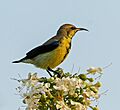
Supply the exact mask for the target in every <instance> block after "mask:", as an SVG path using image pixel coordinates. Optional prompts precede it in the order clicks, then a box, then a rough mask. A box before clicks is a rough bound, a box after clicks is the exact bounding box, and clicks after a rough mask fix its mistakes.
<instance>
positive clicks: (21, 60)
mask: <svg viewBox="0 0 120 110" xmlns="http://www.w3.org/2000/svg"><path fill="white" fill-rule="evenodd" d="M23 60H25V58H22V59H20V60H17V61H13V62H12V63H20V62H23Z"/></svg>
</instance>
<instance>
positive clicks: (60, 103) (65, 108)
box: [56, 101, 71, 110]
mask: <svg viewBox="0 0 120 110" xmlns="http://www.w3.org/2000/svg"><path fill="white" fill-rule="evenodd" d="M56 108H57V109H60V110H71V108H69V107H68V106H67V105H65V102H64V101H57V104H56Z"/></svg>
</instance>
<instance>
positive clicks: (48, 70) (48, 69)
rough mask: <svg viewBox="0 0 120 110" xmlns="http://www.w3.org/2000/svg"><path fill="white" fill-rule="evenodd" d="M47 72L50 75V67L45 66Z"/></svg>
mask: <svg viewBox="0 0 120 110" xmlns="http://www.w3.org/2000/svg"><path fill="white" fill-rule="evenodd" d="M46 71H47V72H48V74H49V75H50V76H51V77H52V74H51V73H50V71H51V70H50V68H47V70H46Z"/></svg>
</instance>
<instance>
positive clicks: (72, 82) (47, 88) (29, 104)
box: [17, 67, 102, 110]
mask: <svg viewBox="0 0 120 110" xmlns="http://www.w3.org/2000/svg"><path fill="white" fill-rule="evenodd" d="M101 73H102V69H101V68H95V67H94V68H93V67H91V68H89V69H88V70H87V71H86V73H85V74H77V73H76V74H73V75H72V74H70V73H69V72H67V73H64V72H63V70H62V69H61V68H58V69H57V70H56V71H55V72H54V75H53V76H52V77H49V78H46V77H38V75H37V73H34V74H32V73H29V75H28V78H27V79H21V80H18V81H19V82H20V86H19V87H17V90H18V92H19V94H20V96H22V98H23V103H24V105H25V109H26V110H87V109H88V108H91V109H92V110H99V109H98V107H97V106H93V103H92V102H93V101H95V100H97V99H98V98H99V97H100V93H99V89H100V87H101V83H100V82H99V81H98V79H97V78H96V77H95V75H96V74H99V75H100V74H101Z"/></svg>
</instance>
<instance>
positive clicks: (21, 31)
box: [0, 0, 120, 110]
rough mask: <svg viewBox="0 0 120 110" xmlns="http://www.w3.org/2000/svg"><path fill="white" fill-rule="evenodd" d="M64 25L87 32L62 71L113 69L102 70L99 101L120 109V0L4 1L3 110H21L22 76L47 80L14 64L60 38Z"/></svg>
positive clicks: (0, 7)
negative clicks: (83, 28) (57, 35)
mask: <svg viewBox="0 0 120 110" xmlns="http://www.w3.org/2000/svg"><path fill="white" fill-rule="evenodd" d="M64 23H72V24H74V25H75V26H77V27H85V28H87V29H89V31H90V32H78V33H77V34H76V35H75V37H74V39H73V42H72V50H71V52H70V54H69V56H68V57H67V59H66V60H65V61H64V62H63V63H62V64H61V65H60V66H59V67H62V68H64V70H65V71H66V72H67V71H71V69H72V67H73V64H74V66H75V67H74V72H77V71H78V69H79V67H80V68H81V70H85V69H87V68H88V67H90V66H100V67H104V66H106V65H108V64H110V63H111V62H112V63H113V64H112V66H110V67H109V68H107V69H105V70H104V75H103V76H102V78H101V81H102V83H103V87H102V90H103V91H105V90H107V89H108V90H109V91H108V92H107V95H105V96H102V97H101V98H100V101H99V106H100V108H101V110H118V109H119V104H120V99H119V98H120V70H119V68H120V67H119V65H120V1H119V0H1V1H0V68H1V69H0V88H1V89H0V110H17V109H18V107H20V106H21V105H22V103H21V102H22V100H21V99H20V97H19V96H18V95H15V94H16V90H15V88H16V87H17V86H18V83H17V82H16V81H13V80H11V79H10V78H13V77H14V78H19V77H18V73H19V74H20V75H21V76H22V77H23V78H26V76H27V74H28V73H29V72H38V73H39V75H40V76H48V75H47V73H46V71H44V70H40V69H37V68H35V67H34V66H32V65H25V64H12V63H11V62H12V61H13V60H16V59H19V58H21V57H23V56H24V55H25V53H26V52H28V51H29V50H31V49H32V48H33V47H36V46H38V45H40V44H41V43H43V42H44V41H46V40H47V39H49V38H50V37H52V36H53V35H55V34H56V31H57V29H58V28H59V26H60V25H62V24H64Z"/></svg>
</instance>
